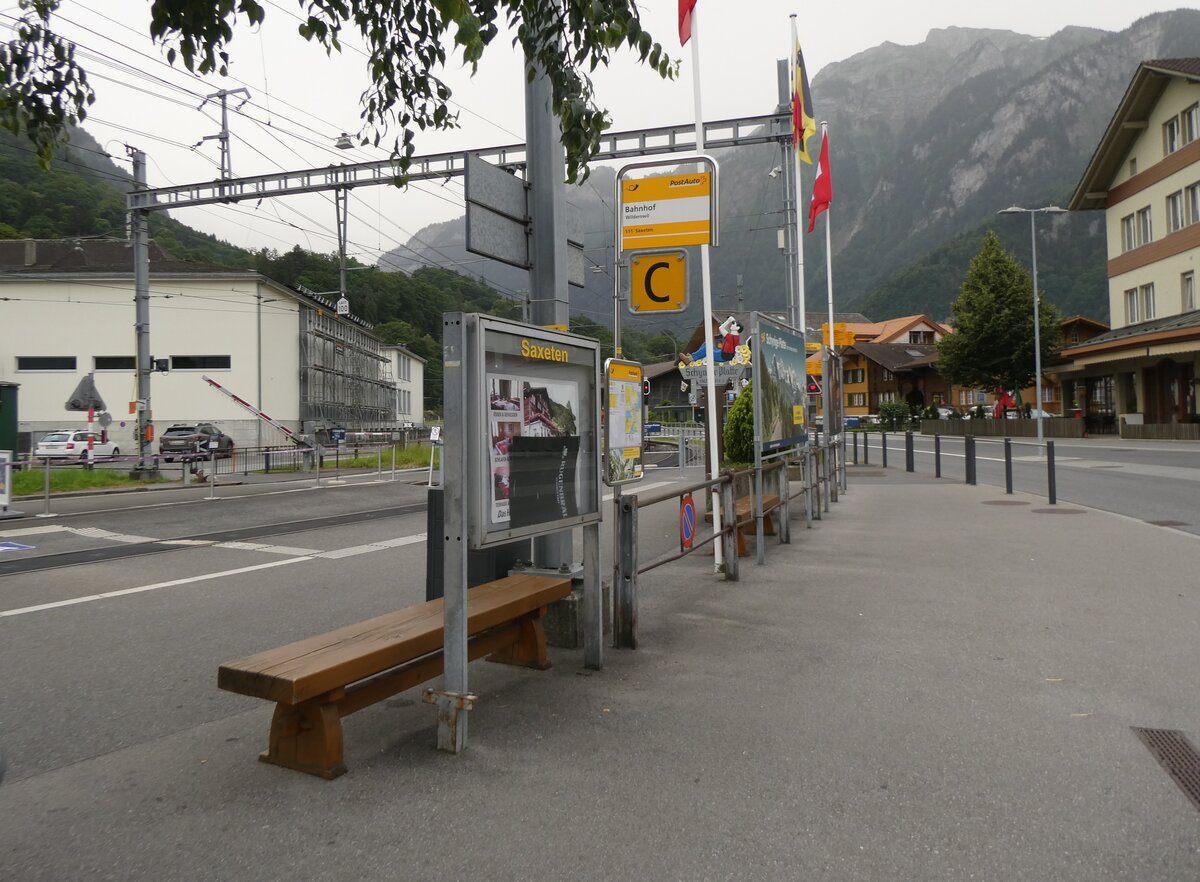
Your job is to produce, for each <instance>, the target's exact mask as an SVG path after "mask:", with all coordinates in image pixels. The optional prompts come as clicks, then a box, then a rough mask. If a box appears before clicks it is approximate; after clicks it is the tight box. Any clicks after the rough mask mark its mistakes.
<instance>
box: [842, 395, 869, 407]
mask: <svg viewBox="0 0 1200 882" xmlns="http://www.w3.org/2000/svg"><path fill="white" fill-rule="evenodd" d="M866 406H867V393H866V392H847V393H846V407H866Z"/></svg>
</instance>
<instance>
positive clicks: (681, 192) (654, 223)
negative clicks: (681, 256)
mask: <svg viewBox="0 0 1200 882" xmlns="http://www.w3.org/2000/svg"><path fill="white" fill-rule="evenodd" d="M712 241H713V240H712V174H711V173H710V172H688V173H686V174H674V175H661V176H658V177H650V178H634V179H631V180H626V181H622V182H621V250H622V251H641V250H645V249H651V248H672V247H679V246H683V245H711V244H712Z"/></svg>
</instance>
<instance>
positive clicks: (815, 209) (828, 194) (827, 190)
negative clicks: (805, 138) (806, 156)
mask: <svg viewBox="0 0 1200 882" xmlns="http://www.w3.org/2000/svg"><path fill="white" fill-rule="evenodd" d="M832 201H833V181H832V180H831V179H830V177H829V132H824V133H823V134H822V137H821V158H820V159H819V160H817V178H816V180H815V181H813V188H812V202H811V203H810V204H809V206H808V231H809V232H810V233H811V232H812V231H813V227H814V226H815V225H816V223H817V215H819V214H820V213H821V212H823V211H825V210H827V209H828V208H829V203H831V202H832Z"/></svg>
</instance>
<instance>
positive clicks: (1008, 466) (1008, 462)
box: [1004, 438, 1013, 496]
mask: <svg viewBox="0 0 1200 882" xmlns="http://www.w3.org/2000/svg"><path fill="white" fill-rule="evenodd" d="M1004 492H1005V493H1007V494H1009V495H1010V496H1011V495H1012V492H1013V491H1012V438H1005V439H1004Z"/></svg>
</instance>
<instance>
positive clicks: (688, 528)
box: [679, 493, 696, 551]
mask: <svg viewBox="0 0 1200 882" xmlns="http://www.w3.org/2000/svg"><path fill="white" fill-rule="evenodd" d="M695 538H696V503H695V501H694V500H693V499H692V494H691V493H685V494H683V496H682V498H680V500H679V549H680V551H687V550H688V549H689V548H691V547H692V542H693V541H694V540H695Z"/></svg>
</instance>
